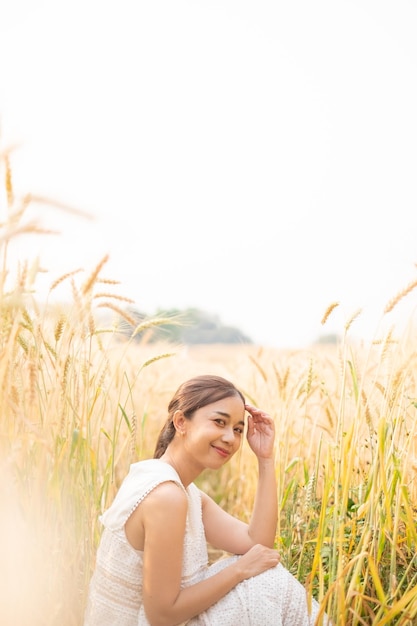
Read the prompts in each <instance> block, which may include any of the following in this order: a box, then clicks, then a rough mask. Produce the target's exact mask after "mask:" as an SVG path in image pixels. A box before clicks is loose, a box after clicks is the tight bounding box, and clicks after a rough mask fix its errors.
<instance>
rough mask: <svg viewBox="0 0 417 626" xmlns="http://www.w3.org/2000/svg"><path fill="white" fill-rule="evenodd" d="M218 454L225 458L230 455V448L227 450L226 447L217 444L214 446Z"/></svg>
mask: <svg viewBox="0 0 417 626" xmlns="http://www.w3.org/2000/svg"><path fill="white" fill-rule="evenodd" d="M212 447H213V448H214V449H215V450H216V452H217V454H219V455H220V456H221V457H222V458H223V459H225V458H227V457H228V456H229V455H230V452H229V451H228V450H225V449H224V448H218V447H217V446H212Z"/></svg>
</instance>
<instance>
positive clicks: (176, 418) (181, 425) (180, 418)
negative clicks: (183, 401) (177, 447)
mask: <svg viewBox="0 0 417 626" xmlns="http://www.w3.org/2000/svg"><path fill="white" fill-rule="evenodd" d="M186 421H187V420H186V419H185V416H184V413H183V412H182V411H180V410H179V409H178V410H177V411H175V413H174V415H173V417H172V423H173V424H174V427H175V430H176V431H177V433H179V434H180V435H183V434H184V432H185V423H186Z"/></svg>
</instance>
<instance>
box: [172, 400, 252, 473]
mask: <svg viewBox="0 0 417 626" xmlns="http://www.w3.org/2000/svg"><path fill="white" fill-rule="evenodd" d="M244 417H245V407H244V404H243V402H242V399H241V398H240V397H238V396H232V397H230V398H224V399H223V400H219V401H217V402H213V403H212V404H207V405H206V406H204V407H202V408H201V409H197V411H196V412H195V413H194V416H193V418H192V419H191V420H185V421H184V430H185V436H184V439H183V443H184V446H185V449H186V451H187V452H188V453H189V454H190V455H191V456H192V457H193V459H194V461H196V462H197V463H199V464H200V465H201V466H202V467H203V468H210V469H216V468H218V467H221V466H222V465H223V464H224V463H225V462H226V461H228V460H229V459H230V458H231V457H232V456H233V455H234V454H235V452H236V451H237V450H238V449H239V447H240V444H241V441H242V436H243V431H244V427H245V422H244Z"/></svg>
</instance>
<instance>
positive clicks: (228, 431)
mask: <svg viewBox="0 0 417 626" xmlns="http://www.w3.org/2000/svg"><path fill="white" fill-rule="evenodd" d="M222 440H223V441H224V442H225V443H228V444H230V445H232V444H233V443H234V441H235V431H234V430H233V428H231V427H228V428H225V429H224V430H223V433H222Z"/></svg>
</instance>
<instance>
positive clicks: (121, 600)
mask: <svg viewBox="0 0 417 626" xmlns="http://www.w3.org/2000/svg"><path fill="white" fill-rule="evenodd" d="M166 481H174V482H176V483H177V484H178V485H180V487H182V488H183V489H184V490H185V492H186V494H187V498H188V515H187V522H186V531H185V537H184V557H183V568H182V586H183V587H187V586H189V585H192V584H194V583H196V582H198V581H200V580H202V579H204V578H207V577H208V576H212V575H213V574H215V573H216V572H218V571H219V570H221V569H222V568H224V567H226V566H227V565H228V564H230V563H231V562H232V560H234V559H238V558H240V557H239V556H232V557H228V558H224V559H221V560H220V561H218V562H217V563H214V564H213V565H210V566H209V565H208V554H207V544H206V538H205V534H204V526H203V520H202V509H201V493H200V491H199V489H198V488H197V487H196V485H194V484H191V485H189V486H188V488H187V489H185V488H184V486H183V485H182V483H181V481H180V479H179V476H178V474H177V472H176V471H175V470H174V468H173V467H172V466H171V465H169V464H167V463H164V462H163V461H160V460H158V459H150V460H147V461H140V462H138V463H134V464H132V465H131V467H130V471H129V474H128V476H127V477H126V478H125V480H124V482H123V483H122V485H121V487H120V489H119V491H118V493H117V495H116V497H115V499H114V501H113V504H112V505H111V506H110V508H109V509H107V511H106V512H105V513H104V514H103V515H102V516H101V518H100V520H101V522H102V523H103V525H104V530H103V534H102V537H101V541H100V545H99V548H98V551H97V560H96V567H95V570H94V573H93V576H92V579H91V582H90V589H89V596H88V601H87V608H86V613H85V621H84V626H150V625H149V622H148V620H147V618H146V615H145V611H144V607H143V603H142V562H143V561H142V559H143V552H141V551H139V550H135V549H134V548H132V546H131V545H130V544H129V542H128V541H127V539H126V535H125V532H124V525H125V523H126V520H127V519H128V518H129V516H130V515H131V513H132V512H133V511H134V509H135V508H136V507H137V506H138V505H139V504H140V503H141V502H142V500H143V499H144V498H146V496H147V495H148V494H149V493H150V492H151V491H152V489H154V488H155V487H156V486H157V485H159V484H160V483H162V482H166ZM167 532H169V520H167ZM318 610H319V605H318V603H317V602H316V601H315V600H313V601H312V607H311V614H310V615H309V614H308V610H307V598H306V592H305V590H304V587H303V586H302V585H301V583H300V582H298V581H297V580H296V578H294V576H292V575H291V574H290V573H289V572H288V570H286V569H285V568H284V567H283V566H282V565H281V564H279V565H277V566H276V567H274V568H272V569H269V570H267V571H265V572H263V573H262V574H259V575H258V576H255V577H253V578H249V579H247V580H244V581H243V582H241V583H239V584H238V585H237V586H236V587H235V588H234V589H232V590H231V591H230V592H229V593H227V594H226V595H225V596H224V597H223V598H222V599H221V600H219V602H217V603H216V604H214V605H212V606H211V607H210V608H209V609H208V610H207V611H205V612H204V613H201V614H200V615H198V616H196V617H194V618H193V619H191V620H189V621H188V622H186V624H187V626H312V625H313V624H314V619H315V616H316V615H317V613H318Z"/></svg>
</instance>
